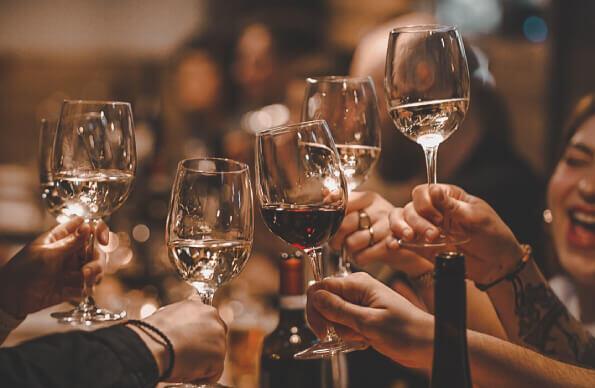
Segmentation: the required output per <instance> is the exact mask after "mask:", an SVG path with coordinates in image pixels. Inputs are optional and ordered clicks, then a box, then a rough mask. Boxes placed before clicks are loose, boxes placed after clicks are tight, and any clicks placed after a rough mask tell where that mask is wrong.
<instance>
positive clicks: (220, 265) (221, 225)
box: [165, 158, 254, 387]
mask: <svg viewBox="0 0 595 388" xmlns="http://www.w3.org/2000/svg"><path fill="white" fill-rule="evenodd" d="M253 237H254V211H253V204H252V186H251V183H250V173H249V169H248V166H247V165H245V164H243V163H240V162H236V161H234V160H230V159H219V158H202V159H187V160H183V161H181V162H180V163H179V164H178V171H177V173H176V178H175V181H174V184H173V187H172V193H171V200H170V204H169V213H168V216H167V226H166V231H165V239H166V243H167V249H168V251H169V258H170V261H171V262H172V264H173V266H174V267H175V269H176V271H177V272H178V274H179V275H180V277H181V278H182V279H184V280H185V281H186V282H187V283H189V284H190V285H192V287H194V289H195V290H196V292H197V293H198V295H199V296H200V298H201V299H202V301H203V303H205V304H207V305H212V304H213V296H214V295H215V291H217V288H219V287H220V286H221V285H222V284H224V283H227V282H229V281H230V280H231V279H233V278H235V277H236V276H238V275H239V273H240V272H241V271H242V269H243V268H244V266H245V265H246V262H247V260H248V258H249V257H250V252H251V250H252V240H253ZM171 386H172V387H197V386H196V385H192V384H175V385H171ZM219 386H220V385H199V386H198V387H219Z"/></svg>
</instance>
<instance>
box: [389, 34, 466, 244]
mask: <svg viewBox="0 0 595 388" xmlns="http://www.w3.org/2000/svg"><path fill="white" fill-rule="evenodd" d="M469 85H470V83H469V69H468V67H467V58H466V56H465V49H464V46H463V41H462V39H461V36H460V34H459V32H458V31H457V29H456V28H455V27H453V26H443V25H419V26H407V27H401V28H396V29H394V30H392V31H391V33H390V36H389V42H388V48H387V53H386V67H385V77H384V89H385V95H386V102H387V105H388V111H389V114H390V116H391V118H392V120H393V123H394V124H395V127H396V128H397V129H398V130H399V131H400V132H401V133H402V134H403V135H405V136H406V137H407V138H408V139H410V140H412V141H414V142H416V143H418V144H419V145H420V146H421V147H422V148H423V151H424V155H425V160H426V170H427V180H428V184H432V183H436V182H437V179H436V162H437V160H436V159H437V154H438V146H439V145H440V144H441V143H442V142H443V141H445V140H446V139H448V138H449V137H450V135H452V134H453V133H454V132H455V131H456V130H457V129H458V127H459V125H460V124H461V123H462V121H463V120H464V118H465V114H466V112H467V109H468V107H469V93H470V92H469ZM466 241H468V239H467V238H466V237H465V236H460V235H458V236H455V235H450V236H445V235H444V234H443V235H441V236H440V237H439V238H438V239H437V240H435V241H433V242H427V241H424V240H421V239H417V240H414V241H405V240H400V241H399V243H400V244H401V245H403V246H409V247H432V246H434V247H435V246H444V245H447V244H462V243H464V242H466Z"/></svg>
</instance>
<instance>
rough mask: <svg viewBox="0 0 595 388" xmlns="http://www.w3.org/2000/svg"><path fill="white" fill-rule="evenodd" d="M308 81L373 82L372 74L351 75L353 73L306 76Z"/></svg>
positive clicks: (313, 82)
mask: <svg viewBox="0 0 595 388" xmlns="http://www.w3.org/2000/svg"><path fill="white" fill-rule="evenodd" d="M306 82H308V83H312V84H315V83H318V82H329V83H345V82H347V83H358V82H372V76H369V75H363V76H351V75H323V76H319V77H308V78H306Z"/></svg>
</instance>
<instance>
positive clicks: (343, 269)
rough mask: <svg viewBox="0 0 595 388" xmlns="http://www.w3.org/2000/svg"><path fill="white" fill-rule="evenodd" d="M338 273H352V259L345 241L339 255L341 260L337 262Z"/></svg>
mask: <svg viewBox="0 0 595 388" xmlns="http://www.w3.org/2000/svg"><path fill="white" fill-rule="evenodd" d="M337 267H339V268H337V269H338V271H337V272H338V273H341V274H348V273H351V261H350V257H349V251H348V250H347V245H346V244H345V243H343V244H341V256H339V262H338V263H337Z"/></svg>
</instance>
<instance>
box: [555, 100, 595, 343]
mask: <svg viewBox="0 0 595 388" xmlns="http://www.w3.org/2000/svg"><path fill="white" fill-rule="evenodd" d="M564 144H565V147H564V150H563V153H562V156H561V158H560V161H559V162H558V164H557V166H556V169H555V171H554V174H553V175H552V178H551V180H550V183H549V187H548V204H549V206H550V210H551V214H552V223H551V226H552V232H553V233H552V234H553V237H554V242H555V244H556V251H557V254H558V259H559V262H560V265H561V267H562V269H563V270H564V272H565V275H560V276H557V277H555V278H553V279H552V280H551V286H552V289H553V290H554V292H555V293H556V294H557V295H558V297H559V298H560V299H561V300H562V301H563V302H564V304H565V305H566V306H567V307H568V309H569V311H570V312H571V313H572V314H573V315H574V316H575V317H576V318H578V319H580V320H581V321H582V322H583V324H584V325H585V326H586V327H588V328H589V330H590V332H591V333H595V303H593V299H592V296H593V290H595V94H589V95H587V96H585V97H583V98H582V99H581V100H580V101H579V103H578V104H577V105H576V108H575V110H574V112H573V114H572V116H571V118H570V121H569V125H568V128H567V132H566V135H565V142H564Z"/></svg>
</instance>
